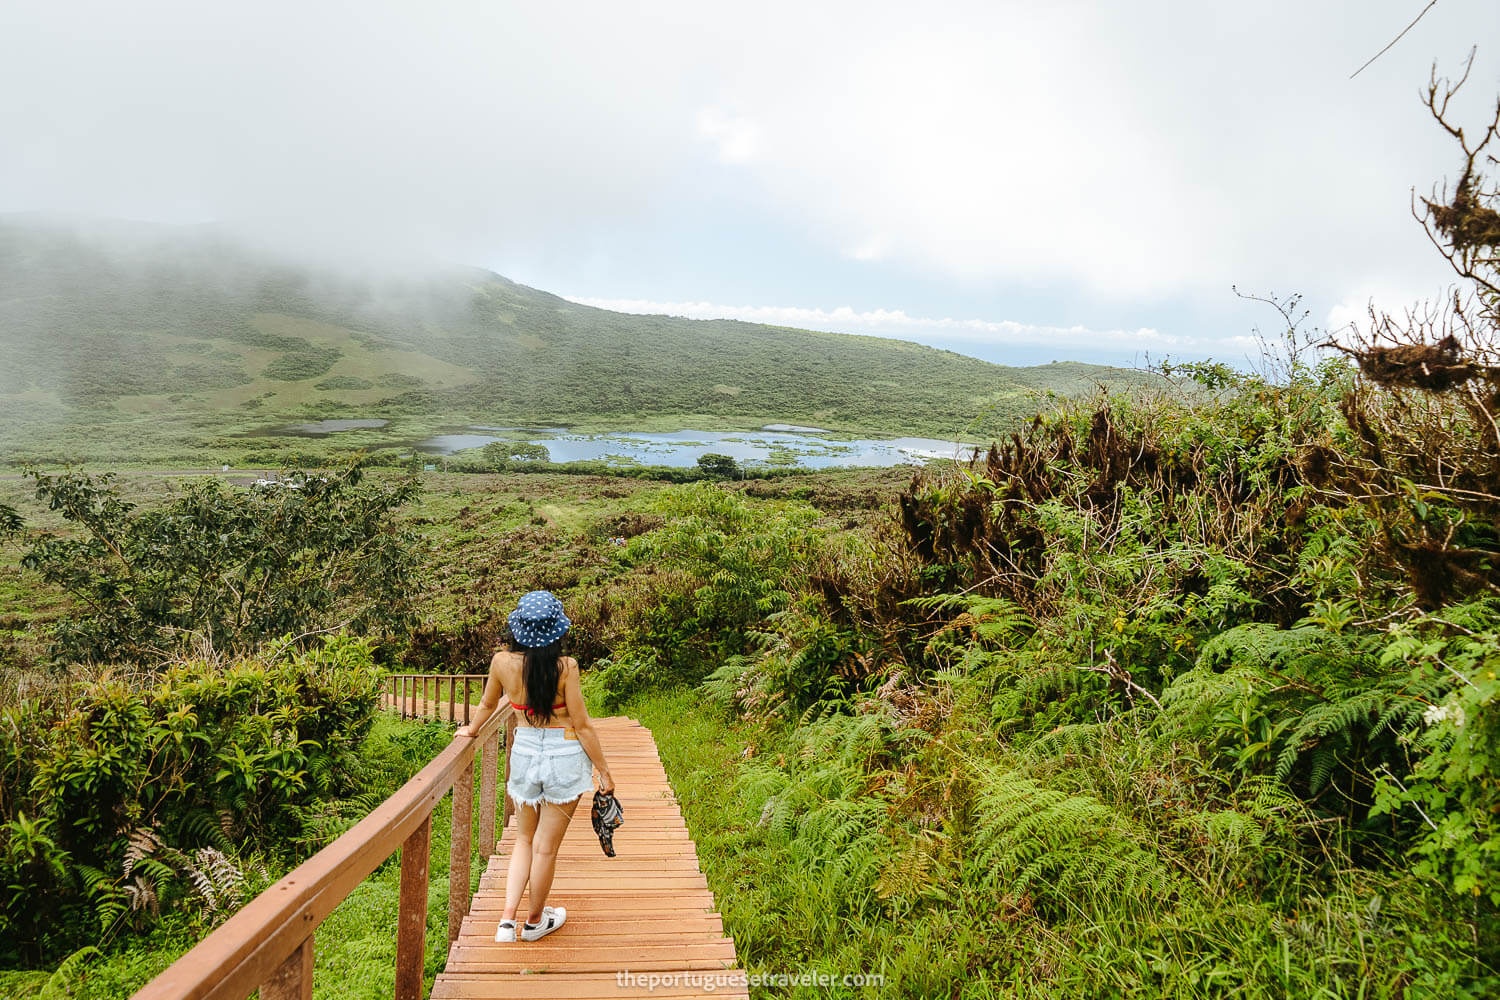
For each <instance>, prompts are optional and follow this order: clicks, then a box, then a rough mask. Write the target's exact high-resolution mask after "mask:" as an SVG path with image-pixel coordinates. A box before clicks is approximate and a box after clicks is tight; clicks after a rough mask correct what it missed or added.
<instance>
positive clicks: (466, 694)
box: [464, 677, 469, 726]
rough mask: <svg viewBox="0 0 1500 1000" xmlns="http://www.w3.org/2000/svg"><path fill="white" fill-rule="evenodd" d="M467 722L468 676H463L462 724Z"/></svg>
mask: <svg viewBox="0 0 1500 1000" xmlns="http://www.w3.org/2000/svg"><path fill="white" fill-rule="evenodd" d="M468 724H469V678H468V677H465V678H464V725H466V726H467V725H468Z"/></svg>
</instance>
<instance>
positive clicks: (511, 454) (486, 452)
mask: <svg viewBox="0 0 1500 1000" xmlns="http://www.w3.org/2000/svg"><path fill="white" fill-rule="evenodd" d="M480 454H481V455H483V456H484V460H485V461H486V462H488V463H489V464H490V465H491V466H493V467H494V468H497V469H504V468H505V466H506V464H507V463H508V462H512V461H519V462H546V461H549V460H550V459H551V457H552V454H551V452H549V451H547V446H546V445H541V444H533V443H531V442H530V441H492V442H490V443H489V444H487V445H485V446H484V448H482V449H481V450H480Z"/></svg>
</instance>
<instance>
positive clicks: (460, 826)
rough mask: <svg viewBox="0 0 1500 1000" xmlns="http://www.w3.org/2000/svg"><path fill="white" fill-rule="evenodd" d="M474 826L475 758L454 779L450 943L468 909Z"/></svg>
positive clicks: (449, 843) (450, 841) (449, 885)
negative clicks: (470, 858) (471, 838)
mask: <svg viewBox="0 0 1500 1000" xmlns="http://www.w3.org/2000/svg"><path fill="white" fill-rule="evenodd" d="M473 830H474V762H473V760H470V761H469V766H468V767H466V768H464V769H463V770H462V771H460V772H459V773H458V777H457V778H456V779H455V780H454V782H453V829H452V833H451V836H450V837H449V840H448V944H449V945H450V946H451V945H452V944H453V942H455V941H457V940H458V929H459V928H460V927H461V926H463V922H464V914H465V913H468V912H469V857H470V847H471V846H472V843H473V842H472V841H471V840H470V837H471V835H472V833H473Z"/></svg>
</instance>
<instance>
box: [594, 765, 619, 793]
mask: <svg viewBox="0 0 1500 1000" xmlns="http://www.w3.org/2000/svg"><path fill="white" fill-rule="evenodd" d="M594 770H595V771H597V772H598V774H599V791H601V792H603V793H604V794H605V795H613V794H614V793H615V779H614V778H613V777H612V776H611V775H610V773H609V772H608V771H600V770H599V769H598V768H595V769H594Z"/></svg>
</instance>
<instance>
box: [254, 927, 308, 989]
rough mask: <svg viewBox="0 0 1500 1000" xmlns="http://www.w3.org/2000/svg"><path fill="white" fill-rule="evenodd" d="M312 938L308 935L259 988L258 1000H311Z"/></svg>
mask: <svg viewBox="0 0 1500 1000" xmlns="http://www.w3.org/2000/svg"><path fill="white" fill-rule="evenodd" d="M312 988H313V936H312V935H311V934H309V935H308V936H307V938H306V940H304V941H303V942H302V944H301V946H300V947H298V948H297V950H296V951H294V952H292V953H291V954H290V955H288V956H287V958H286V961H285V962H282V963H281V964H280V965H278V966H277V967H276V971H275V972H273V973H271V978H270V979H267V980H266V981H265V982H264V983H261V986H260V1000H312Z"/></svg>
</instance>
